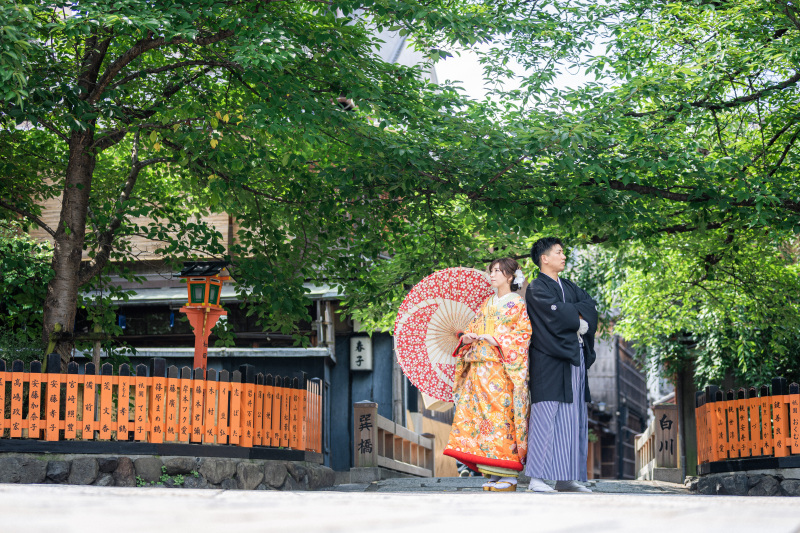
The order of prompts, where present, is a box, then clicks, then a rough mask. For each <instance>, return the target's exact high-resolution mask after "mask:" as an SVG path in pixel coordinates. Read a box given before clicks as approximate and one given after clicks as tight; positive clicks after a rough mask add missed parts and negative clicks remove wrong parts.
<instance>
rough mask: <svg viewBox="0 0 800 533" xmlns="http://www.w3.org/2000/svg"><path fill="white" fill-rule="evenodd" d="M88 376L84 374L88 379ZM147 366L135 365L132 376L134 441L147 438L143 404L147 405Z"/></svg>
mask: <svg viewBox="0 0 800 533" xmlns="http://www.w3.org/2000/svg"><path fill="white" fill-rule="evenodd" d="M88 377H89V376H86V378H87V379H88ZM147 384H148V377H147V367H146V366H144V365H136V377H135V378H134V389H135V392H134V394H135V400H134V401H135V402H136V403H135V406H134V423H133V428H134V430H133V433H134V437H133V438H134V439H135V440H136V441H143V440H146V439H147V432H148V431H149V430H150V428H149V427H148V425H147V412H146V411H145V406H146V405H147Z"/></svg>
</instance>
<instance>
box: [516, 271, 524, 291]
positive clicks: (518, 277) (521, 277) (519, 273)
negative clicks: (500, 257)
mask: <svg viewBox="0 0 800 533" xmlns="http://www.w3.org/2000/svg"><path fill="white" fill-rule="evenodd" d="M514 283H515V284H516V285H519V286H520V287H522V284H523V283H525V274H523V273H522V270H520V269H517V270H516V271H515V272H514Z"/></svg>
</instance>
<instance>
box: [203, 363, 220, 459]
mask: <svg viewBox="0 0 800 533" xmlns="http://www.w3.org/2000/svg"><path fill="white" fill-rule="evenodd" d="M218 391H219V386H218V385H217V371H216V370H214V369H213V368H209V369H208V370H206V386H205V398H206V408H205V433H204V436H203V443H204V444H213V443H215V442H217V396H219V393H218Z"/></svg>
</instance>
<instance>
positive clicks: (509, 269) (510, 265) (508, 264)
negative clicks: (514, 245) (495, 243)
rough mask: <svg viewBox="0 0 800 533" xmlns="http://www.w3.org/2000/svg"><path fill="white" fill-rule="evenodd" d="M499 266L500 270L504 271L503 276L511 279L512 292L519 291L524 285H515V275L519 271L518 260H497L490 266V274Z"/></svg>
mask: <svg viewBox="0 0 800 533" xmlns="http://www.w3.org/2000/svg"><path fill="white" fill-rule="evenodd" d="M495 266H497V267H499V268H500V270H502V271H503V274H504V275H505V276H506V277H509V278H511V290H512V291H518V290H519V289H520V287H522V284H517V283H514V273H515V272H516V271H517V270H519V263H517V261H516V260H514V259H511V258H510V257H503V258H502V259H495V260H494V261H492V264H491V265H489V272H491V271H492V270H493V269H494V267H495Z"/></svg>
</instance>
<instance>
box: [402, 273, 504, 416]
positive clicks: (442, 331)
mask: <svg viewBox="0 0 800 533" xmlns="http://www.w3.org/2000/svg"><path fill="white" fill-rule="evenodd" d="M492 294H494V289H492V285H491V283H490V282H489V275H488V274H486V273H485V272H481V271H480V270H475V269H474V268H460V267H459V268H446V269H444V270H440V271H438V272H434V273H433V274H431V275H430V276H428V277H426V278H424V279H423V280H422V281H420V282H419V283H417V284H416V285H414V288H412V289H411V291H410V292H409V293H408V296H406V298H405V300H403V303H402V304H401V305H400V309H399V311H398V313H397V318H396V319H395V323H394V342H395V352H396V353H397V362H398V363H399V364H400V367H401V368H402V369H403V372H404V373H405V375H406V376H407V377H408V379H409V380H410V381H411V383H413V384H414V385H415V386H416V387H417V388H418V389H419V390H420V391H422V392H423V393H424V394H427V395H428V396H432V397H434V398H437V399H439V400H442V401H445V402H451V401H453V380H454V373H455V359H453V357H452V354H453V350H455V348H456V346H457V345H458V337H457V333H458V332H459V331H463V330H464V328H466V327H467V325H468V324H469V323H470V321H471V320H472V319H473V318H474V317H475V315H476V314H477V313H478V309H480V306H481V304H482V303H483V302H484V300H486V298H488V297H489V296H491V295H492Z"/></svg>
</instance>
